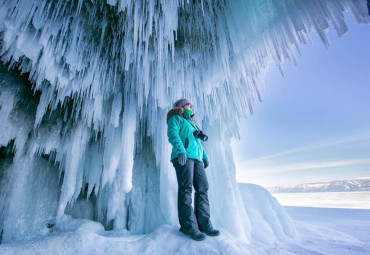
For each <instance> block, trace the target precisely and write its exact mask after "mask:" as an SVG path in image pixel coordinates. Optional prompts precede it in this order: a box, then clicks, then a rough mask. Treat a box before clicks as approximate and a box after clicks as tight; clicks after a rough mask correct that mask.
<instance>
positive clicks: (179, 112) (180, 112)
mask: <svg viewBox="0 0 370 255" xmlns="http://www.w3.org/2000/svg"><path fill="white" fill-rule="evenodd" d="M176 114H177V115H180V116H184V108H182V107H174V108H172V109H171V110H170V111H169V112H168V113H167V122H168V120H169V119H170V118H171V117H172V116H173V115H176Z"/></svg>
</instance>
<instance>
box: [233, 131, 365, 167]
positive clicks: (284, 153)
mask: <svg viewBox="0 0 370 255" xmlns="http://www.w3.org/2000/svg"><path fill="white" fill-rule="evenodd" d="M367 140H370V134H359V135H356V136H352V137H348V138H344V139H342V140H338V141H334V142H326V143H322V144H316V145H311V146H303V147H299V148H294V149H291V150H287V151H282V152H279V153H275V154H271V155H267V156H263V157H259V158H254V159H251V160H247V161H243V162H241V163H238V166H239V167H242V168H244V165H250V164H252V163H255V162H256V163H257V162H260V161H264V162H266V161H268V160H270V159H279V158H283V157H286V156H294V155H296V154H298V153H303V152H304V153H308V152H310V151H313V152H317V151H318V150H319V149H323V148H330V147H338V146H340V145H345V144H350V143H359V142H364V141H367Z"/></svg>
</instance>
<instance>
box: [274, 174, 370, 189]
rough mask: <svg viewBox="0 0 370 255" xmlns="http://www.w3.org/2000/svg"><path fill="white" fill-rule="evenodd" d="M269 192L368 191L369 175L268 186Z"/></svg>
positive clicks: (369, 187)
mask: <svg viewBox="0 0 370 255" xmlns="http://www.w3.org/2000/svg"><path fill="white" fill-rule="evenodd" d="M267 189H268V190H269V191H270V192H271V193H303V192H344V191H370V177H368V178H358V179H351V180H339V181H330V182H315V183H303V184H299V185H296V186H294V187H280V186H278V187H270V188H267Z"/></svg>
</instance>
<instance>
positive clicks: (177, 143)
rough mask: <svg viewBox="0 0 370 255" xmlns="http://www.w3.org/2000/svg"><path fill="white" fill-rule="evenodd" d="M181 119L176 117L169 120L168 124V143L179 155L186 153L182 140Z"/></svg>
mask: <svg viewBox="0 0 370 255" xmlns="http://www.w3.org/2000/svg"><path fill="white" fill-rule="evenodd" d="M181 124H182V123H181V119H180V117H179V116H177V115H174V116H172V117H171V118H169V119H168V122H167V136H168V141H169V142H170V144H172V146H173V148H175V149H176V151H177V153H178V154H179V153H186V150H185V148H184V145H183V144H182V141H181V138H180V126H181Z"/></svg>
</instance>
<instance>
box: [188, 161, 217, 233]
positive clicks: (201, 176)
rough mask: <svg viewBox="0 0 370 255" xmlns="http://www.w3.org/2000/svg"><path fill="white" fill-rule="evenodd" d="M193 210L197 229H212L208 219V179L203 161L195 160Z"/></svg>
mask: <svg viewBox="0 0 370 255" xmlns="http://www.w3.org/2000/svg"><path fill="white" fill-rule="evenodd" d="M193 181H194V188H195V197H194V200H195V201H194V212H195V216H196V218H197V221H198V226H199V229H201V230H206V229H210V228H211V229H212V223H211V221H210V211H209V201H208V180H207V175H206V172H205V171H204V163H203V162H200V161H197V160H195V162H194V180H193Z"/></svg>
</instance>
